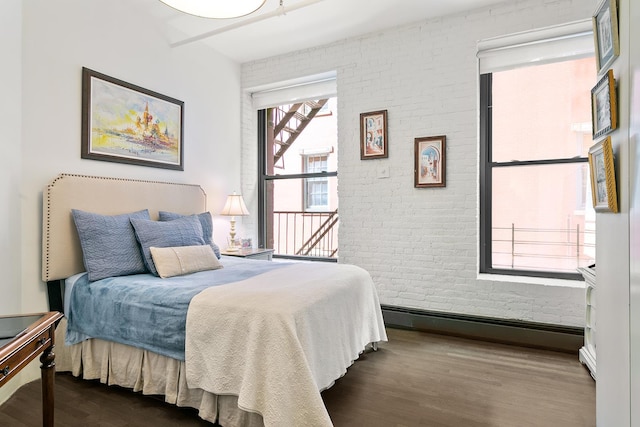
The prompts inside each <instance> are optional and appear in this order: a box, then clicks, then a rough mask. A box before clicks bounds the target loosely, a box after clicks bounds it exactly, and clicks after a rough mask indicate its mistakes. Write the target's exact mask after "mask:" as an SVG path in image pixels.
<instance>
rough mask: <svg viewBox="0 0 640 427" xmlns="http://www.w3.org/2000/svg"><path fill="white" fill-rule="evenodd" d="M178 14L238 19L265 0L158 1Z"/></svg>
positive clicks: (256, 8)
mask: <svg viewBox="0 0 640 427" xmlns="http://www.w3.org/2000/svg"><path fill="white" fill-rule="evenodd" d="M160 1H161V2H162V3H164V4H166V5H167V6H171V7H172V8H174V9H177V10H179V11H180V12H184V13H188V14H189V15H195V16H200V17H202V18H220V19H223V18H238V17H240V16H244V15H248V14H250V13H252V12H255V11H256V10H258V9H260V8H261V7H262V5H264V3H265V1H266V0H160Z"/></svg>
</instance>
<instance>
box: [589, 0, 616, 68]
mask: <svg viewBox="0 0 640 427" xmlns="http://www.w3.org/2000/svg"><path fill="white" fill-rule="evenodd" d="M592 21H593V41H594V45H595V50H596V64H597V67H598V74H600V73H602V71H603V70H606V69H607V68H608V67H609V65H611V63H612V62H613V61H614V60H615V59H616V58H617V57H618V55H620V40H619V38H618V6H617V0H602V2H601V3H600V4H599V5H598V8H597V9H596V12H595V14H594V15H593V18H592Z"/></svg>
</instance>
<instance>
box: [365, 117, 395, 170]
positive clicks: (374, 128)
mask: <svg viewBox="0 0 640 427" xmlns="http://www.w3.org/2000/svg"><path fill="white" fill-rule="evenodd" d="M386 157H389V151H388V147H387V110H381V111H372V112H370V113H361V114H360V159H361V160H368V159H380V158H386Z"/></svg>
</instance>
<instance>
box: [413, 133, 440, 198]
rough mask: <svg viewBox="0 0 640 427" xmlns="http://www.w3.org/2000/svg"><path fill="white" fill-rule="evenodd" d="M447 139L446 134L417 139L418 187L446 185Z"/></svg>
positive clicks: (415, 168) (416, 183)
mask: <svg viewBox="0 0 640 427" xmlns="http://www.w3.org/2000/svg"><path fill="white" fill-rule="evenodd" d="M446 139H447V138H446V136H444V135H441V136H430V137H425V138H416V139H415V154H414V156H415V167H414V186H415V187H416V188H422V187H444V186H445V185H446V179H445V178H446V167H445V166H446Z"/></svg>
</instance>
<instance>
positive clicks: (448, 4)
mask: <svg viewBox="0 0 640 427" xmlns="http://www.w3.org/2000/svg"><path fill="white" fill-rule="evenodd" d="M136 1H137V2H138V6H139V7H140V10H143V11H145V13H151V14H152V16H153V17H154V18H155V19H157V20H158V23H159V25H160V28H161V31H162V32H163V34H164V36H165V37H166V38H167V39H168V42H169V44H170V45H172V46H173V47H174V48H175V49H180V48H181V46H184V45H187V44H190V43H206V44H208V45H209V46H211V47H213V48H214V49H215V50H217V51H218V52H220V53H222V54H223V55H225V56H227V57H229V58H231V59H234V60H236V61H238V62H240V63H242V62H247V61H252V60H256V59H261V58H266V57H269V56H273V55H279V54H283V53H287V52H292V51H295V50H299V49H304V48H307V47H311V46H318V45H323V44H327V43H331V42H335V41H338V40H342V39H345V38H349V37H355V36H360V35H364V34H368V33H373V32H376V31H380V30H383V29H387V28H392V27H396V26H398V25H403V24H407V23H411V22H417V21H422V20H426V19H432V18H435V17H439V16H445V15H450V14H456V13H460V12H464V11H467V10H472V9H478V8H482V7H484V6H488V5H491V4H496V3H499V2H501V1H504V0H282V2H283V3H282V4H283V6H284V10H285V14H284V15H283V14H281V13H279V12H278V10H279V9H278V8H279V6H280V1H281V0H266V2H265V4H264V6H263V7H262V8H261V9H259V10H258V11H257V12H255V13H253V14H251V15H248V16H245V17H242V18H237V19H206V18H199V17H195V16H191V15H187V14H183V13H181V12H178V11H176V10H174V9H172V8H170V7H169V6H167V5H165V4H164V3H162V2H160V1H159V0H136ZM232 1H233V0H232ZM281 10H282V9H280V11H281Z"/></svg>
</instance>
